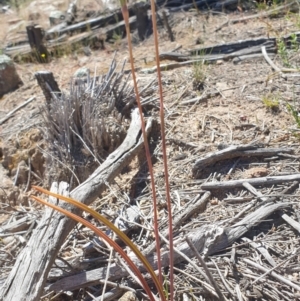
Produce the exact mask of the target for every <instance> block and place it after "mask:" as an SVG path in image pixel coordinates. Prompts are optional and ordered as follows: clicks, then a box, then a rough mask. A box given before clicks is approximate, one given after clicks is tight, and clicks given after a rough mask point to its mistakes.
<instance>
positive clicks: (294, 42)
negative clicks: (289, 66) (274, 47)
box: [291, 33, 299, 52]
mask: <svg viewBox="0 0 300 301" xmlns="http://www.w3.org/2000/svg"><path fill="white" fill-rule="evenodd" d="M291 46H292V49H293V51H295V52H296V51H298V50H299V42H298V39H297V35H296V34H295V33H292V34H291Z"/></svg>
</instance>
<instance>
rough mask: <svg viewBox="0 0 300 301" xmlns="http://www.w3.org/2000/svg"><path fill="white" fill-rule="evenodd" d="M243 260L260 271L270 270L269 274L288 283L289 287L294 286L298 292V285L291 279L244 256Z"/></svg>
mask: <svg viewBox="0 0 300 301" xmlns="http://www.w3.org/2000/svg"><path fill="white" fill-rule="evenodd" d="M243 260H244V261H245V262H246V263H248V264H249V265H251V266H253V267H255V268H256V269H258V270H260V271H262V272H264V273H266V272H270V273H269V274H270V276H272V277H274V278H276V279H277V280H279V281H281V282H283V283H284V284H286V285H288V286H290V287H292V288H294V289H296V290H297V291H299V292H300V286H299V285H297V284H295V283H293V282H292V281H290V280H288V279H286V278H284V277H283V276H281V275H278V274H277V273H275V272H274V271H272V270H271V271H269V270H268V269H266V268H265V267H263V266H261V265H260V264H258V263H255V262H253V261H251V260H249V259H247V258H244V259H243Z"/></svg>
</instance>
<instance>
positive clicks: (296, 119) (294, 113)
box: [286, 104, 300, 128]
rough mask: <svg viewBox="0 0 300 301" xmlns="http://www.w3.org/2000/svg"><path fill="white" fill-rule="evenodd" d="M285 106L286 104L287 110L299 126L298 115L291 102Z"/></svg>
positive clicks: (299, 119) (299, 126)
mask: <svg viewBox="0 0 300 301" xmlns="http://www.w3.org/2000/svg"><path fill="white" fill-rule="evenodd" d="M286 106H287V108H288V110H289V111H290V112H291V113H292V116H293V117H294V119H295V121H296V124H297V127H298V128H300V116H299V113H298V111H297V110H296V109H295V107H294V106H292V105H291V104H287V105H286Z"/></svg>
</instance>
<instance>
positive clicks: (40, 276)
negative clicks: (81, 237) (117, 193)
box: [0, 109, 151, 301]
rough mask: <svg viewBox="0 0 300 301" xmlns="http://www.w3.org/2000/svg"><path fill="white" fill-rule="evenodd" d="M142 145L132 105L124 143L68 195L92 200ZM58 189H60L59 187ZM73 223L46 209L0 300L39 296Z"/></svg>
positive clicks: (35, 300) (32, 300)
mask: <svg viewBox="0 0 300 301" xmlns="http://www.w3.org/2000/svg"><path fill="white" fill-rule="evenodd" d="M150 130H151V120H148V122H147V133H149V131H150ZM142 147H143V139H142V137H141V121H140V115H139V113H138V110H137V109H135V110H134V111H133V113H132V120H131V124H130V127H129V130H128V133H127V136H126V138H125V140H124V141H123V143H122V144H121V145H120V147H119V148H118V149H116V150H115V151H114V152H113V153H111V154H110V155H109V156H108V158H107V159H106V161H105V162H104V163H103V164H102V165H101V166H100V167H99V168H98V169H96V170H95V172H94V173H93V174H92V175H91V176H90V177H89V178H88V179H87V180H86V181H85V182H84V183H82V184H81V185H79V186H78V187H76V188H75V189H74V190H73V191H71V193H70V196H71V197H72V198H74V199H76V200H78V201H80V202H82V203H84V204H86V205H89V204H91V203H92V202H93V201H94V200H95V199H96V198H97V197H98V196H99V195H100V194H101V192H102V191H104V190H105V189H106V183H110V182H111V181H112V180H113V179H114V178H115V177H116V176H117V175H118V174H119V173H120V171H121V170H122V169H123V168H124V167H125V166H126V165H127V164H128V163H129V162H130V161H131V160H132V159H133V158H134V157H135V156H136V155H137V154H138V153H139V152H140V151H141V150H142ZM58 190H59V192H62V191H60V188H59V189H58ZM62 207H64V208H65V209H67V210H69V211H71V212H73V213H76V214H80V210H77V209H74V208H72V207H71V206H69V205H67V204H62ZM49 211H50V212H49ZM50 217H51V219H50ZM74 226H75V221H73V220H71V219H69V218H67V217H65V216H63V215H61V214H59V213H54V214H52V211H51V210H49V209H46V211H45V214H44V215H43V217H42V219H41V221H40V223H39V225H38V227H37V228H36V230H35V231H34V233H33V235H32V236H31V238H30V240H29V241H28V244H27V246H26V247H25V248H24V249H23V251H22V252H21V253H20V254H19V256H18V258H17V261H16V263H15V265H14V268H13V269H12V271H11V273H10V274H9V276H8V278H7V280H6V282H5V284H4V286H3V288H2V290H1V292H0V300H2V301H16V300H18V301H25V300H26V301H38V300H40V297H41V294H42V292H43V288H44V285H45V282H46V279H47V275H48V273H49V271H50V269H51V267H52V265H53V263H54V260H55V257H56V255H57V253H58V252H59V249H60V246H61V245H62V244H63V242H64V240H65V238H66V237H67V235H68V234H69V233H70V231H71V230H72V229H73V227H74Z"/></svg>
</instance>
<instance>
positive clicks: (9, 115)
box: [0, 96, 35, 125]
mask: <svg viewBox="0 0 300 301" xmlns="http://www.w3.org/2000/svg"><path fill="white" fill-rule="evenodd" d="M34 99H35V96H32V97H30V98H29V99H28V100H26V101H25V102H24V103H22V104H20V105H19V106H17V107H16V108H15V109H13V110H12V111H10V112H9V113H7V114H6V116H5V117H4V118H2V119H1V120H0V125H1V124H3V123H4V122H5V121H7V120H8V119H9V118H10V117H12V116H13V115H14V114H15V113H16V112H17V111H19V110H20V109H22V108H23V107H25V106H27V105H28V104H29V103H31V102H32V101H33V100H34Z"/></svg>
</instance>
